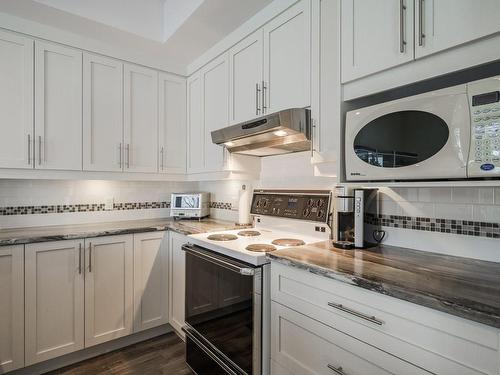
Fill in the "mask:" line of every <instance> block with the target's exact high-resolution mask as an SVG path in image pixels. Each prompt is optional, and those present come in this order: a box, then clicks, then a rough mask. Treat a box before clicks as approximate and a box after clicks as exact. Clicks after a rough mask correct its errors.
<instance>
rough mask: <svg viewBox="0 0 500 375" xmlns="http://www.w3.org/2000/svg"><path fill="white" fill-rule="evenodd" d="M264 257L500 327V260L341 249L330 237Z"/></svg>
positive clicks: (398, 250) (394, 249) (394, 250)
mask: <svg viewBox="0 0 500 375" xmlns="http://www.w3.org/2000/svg"><path fill="white" fill-rule="evenodd" d="M268 257H269V258H270V259H271V260H273V261H277V262H280V263H283V264H286V265H290V266H293V267H298V268H302V269H305V270H308V271H309V272H312V273H315V274H318V275H322V276H325V277H329V278H332V279H336V280H339V281H343V282H346V283H349V284H352V285H356V286H359V287H361V288H364V289H368V290H372V291H374V292H377V293H381V294H385V295H388V296H392V297H395V298H399V299H402V300H405V301H409V302H413V303H416V304H418V305H422V306H426V307H430V308H432V309H436V310H440V311H443V312H446V313H449V314H452V315H456V316H459V317H462V318H466V319H469V320H473V321H476V322H479V323H483V324H487V325H490V326H493V327H496V328H500V263H495V262H486V261H480V260H474V259H469V258H462V257H455V256H448V255H442V254H436V253H429V252H425V251H417V250H411V249H406V248H399V247H392V246H377V247H373V248H369V249H365V250H342V249H338V248H335V247H334V246H333V245H332V244H331V242H330V241H324V242H318V243H315V244H311V245H304V246H299V247H291V248H286V249H281V250H277V251H274V252H272V253H269V254H268Z"/></svg>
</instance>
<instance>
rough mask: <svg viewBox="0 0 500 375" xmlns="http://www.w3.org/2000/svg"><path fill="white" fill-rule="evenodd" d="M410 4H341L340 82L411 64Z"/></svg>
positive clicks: (381, 0) (367, 0)
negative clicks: (409, 62) (407, 63)
mask: <svg viewBox="0 0 500 375" xmlns="http://www.w3.org/2000/svg"><path fill="white" fill-rule="evenodd" d="M413 13H414V3H413V0H378V1H372V0H342V33H341V34H342V82H347V81H351V80H354V79H356V78H360V77H363V76H366V75H369V74H372V73H375V72H378V71H381V70H384V69H388V68H391V67H393V66H396V65H399V64H403V63H405V62H408V61H411V60H413Z"/></svg>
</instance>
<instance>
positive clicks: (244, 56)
mask: <svg viewBox="0 0 500 375" xmlns="http://www.w3.org/2000/svg"><path fill="white" fill-rule="evenodd" d="M263 37H264V34H263V30H262V29H259V30H257V31H256V32H254V33H253V34H251V35H250V36H248V37H246V38H245V39H243V40H242V41H241V42H239V43H238V44H236V45H235V46H234V47H233V48H231V49H230V50H229V98H230V105H229V120H230V122H231V123H232V124H236V123H239V122H243V121H247V120H251V119H253V118H255V117H258V116H260V115H262V83H263V82H262V80H263V71H262V69H263V62H264V61H263Z"/></svg>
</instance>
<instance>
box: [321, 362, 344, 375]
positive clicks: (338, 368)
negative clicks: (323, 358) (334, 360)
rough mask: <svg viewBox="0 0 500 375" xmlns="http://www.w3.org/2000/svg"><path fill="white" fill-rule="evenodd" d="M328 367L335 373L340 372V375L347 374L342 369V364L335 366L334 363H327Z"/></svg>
mask: <svg viewBox="0 0 500 375" xmlns="http://www.w3.org/2000/svg"><path fill="white" fill-rule="evenodd" d="M326 367H328V368H329V369H330V370H332V371H333V372H334V373H336V374H338V375H347V374H346V373H345V372H344V370H342V366H341V367H335V366H333V365H330V364H328V365H326Z"/></svg>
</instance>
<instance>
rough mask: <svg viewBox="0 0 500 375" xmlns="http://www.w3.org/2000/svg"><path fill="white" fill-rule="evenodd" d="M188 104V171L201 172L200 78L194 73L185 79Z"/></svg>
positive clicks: (202, 143) (201, 98) (202, 152)
mask: <svg viewBox="0 0 500 375" xmlns="http://www.w3.org/2000/svg"><path fill="white" fill-rule="evenodd" d="M187 105H188V118H187V120H188V138H187V140H188V172H191V173H197V172H203V168H204V166H205V156H204V155H205V151H204V149H205V135H204V131H203V96H202V80H201V78H200V74H199V73H196V74H195V75H192V76H191V77H189V78H188V80H187Z"/></svg>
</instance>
